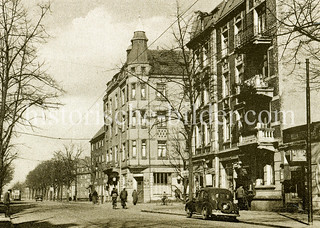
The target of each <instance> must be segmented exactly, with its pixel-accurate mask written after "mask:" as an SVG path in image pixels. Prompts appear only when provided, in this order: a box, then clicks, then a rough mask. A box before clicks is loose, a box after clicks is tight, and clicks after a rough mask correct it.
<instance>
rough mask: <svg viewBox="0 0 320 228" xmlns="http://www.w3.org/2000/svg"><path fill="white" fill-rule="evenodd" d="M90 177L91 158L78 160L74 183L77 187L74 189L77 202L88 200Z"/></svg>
mask: <svg viewBox="0 0 320 228" xmlns="http://www.w3.org/2000/svg"><path fill="white" fill-rule="evenodd" d="M91 175H92V172H91V158H90V157H85V158H83V159H80V160H79V163H78V164H77V181H76V182H74V183H75V184H76V185H77V186H76V187H74V195H75V191H77V199H78V200H89V192H90V185H91Z"/></svg>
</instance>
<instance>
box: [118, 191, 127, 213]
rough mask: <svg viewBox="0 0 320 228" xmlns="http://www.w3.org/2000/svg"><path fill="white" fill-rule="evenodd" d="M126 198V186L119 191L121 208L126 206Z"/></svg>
mask: <svg viewBox="0 0 320 228" xmlns="http://www.w3.org/2000/svg"><path fill="white" fill-rule="evenodd" d="M127 198H128V192H127V190H126V188H123V190H122V191H121V192H120V199H121V205H122V208H123V209H125V208H126V202H127Z"/></svg>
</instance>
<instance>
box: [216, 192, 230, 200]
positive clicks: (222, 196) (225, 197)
mask: <svg viewBox="0 0 320 228" xmlns="http://www.w3.org/2000/svg"><path fill="white" fill-rule="evenodd" d="M217 198H219V199H230V194H227V193H218V197H217Z"/></svg>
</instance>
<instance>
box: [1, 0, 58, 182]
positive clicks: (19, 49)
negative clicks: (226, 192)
mask: <svg viewBox="0 0 320 228" xmlns="http://www.w3.org/2000/svg"><path fill="white" fill-rule="evenodd" d="M48 11H49V5H39V14H38V18H36V17H33V18H31V17H30V16H29V15H28V12H27V11H26V10H25V9H24V7H23V4H22V2H21V0H1V1H0V15H1V16H0V80H1V84H0V86H1V95H0V186H2V185H3V181H4V178H5V176H6V175H5V173H6V168H7V167H8V166H7V164H10V163H11V161H12V160H13V159H14V155H15V153H14V152H12V150H11V149H12V147H13V144H12V137H13V136H14V135H15V134H14V133H15V128H16V127H17V126H18V125H20V126H21V125H23V126H30V125H32V124H31V121H30V120H28V119H26V117H25V114H26V111H27V110H29V109H30V108H41V109H49V108H54V107H57V105H58V103H57V98H58V95H59V93H60V92H62V90H61V89H60V88H59V87H58V85H57V83H56V82H55V81H54V79H53V78H52V77H50V76H49V75H48V74H47V73H46V72H45V71H44V70H43V68H44V63H41V62H39V61H38V60H37V46H38V45H39V44H41V43H42V42H45V40H46V38H47V37H48V35H47V34H46V31H45V28H44V26H43V24H42V20H43V18H44V17H45V15H46V14H47V12H48Z"/></svg>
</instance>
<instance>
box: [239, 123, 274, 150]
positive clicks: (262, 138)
mask: <svg viewBox="0 0 320 228" xmlns="http://www.w3.org/2000/svg"><path fill="white" fill-rule="evenodd" d="M273 132H274V128H270V127H268V126H267V125H266V124H262V123H257V126H256V127H255V133H254V134H252V135H248V136H242V135H240V137H239V143H238V146H239V147H241V146H247V145H252V144H257V145H258V148H260V149H266V148H267V149H272V147H273V143H274V142H276V140H275V138H274V136H273ZM270 146H272V147H270Z"/></svg>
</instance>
